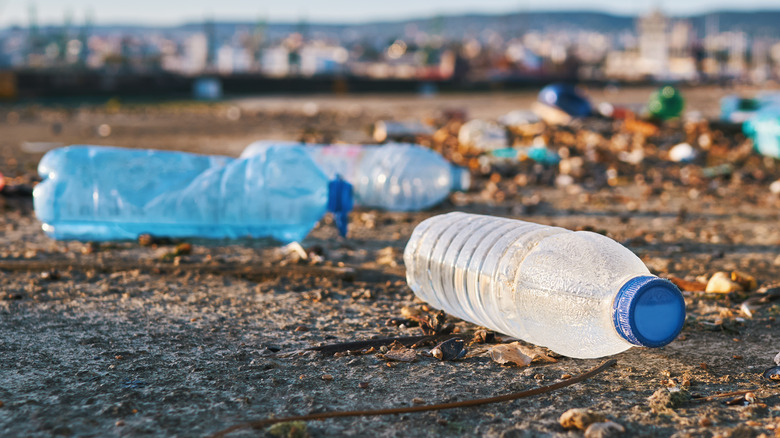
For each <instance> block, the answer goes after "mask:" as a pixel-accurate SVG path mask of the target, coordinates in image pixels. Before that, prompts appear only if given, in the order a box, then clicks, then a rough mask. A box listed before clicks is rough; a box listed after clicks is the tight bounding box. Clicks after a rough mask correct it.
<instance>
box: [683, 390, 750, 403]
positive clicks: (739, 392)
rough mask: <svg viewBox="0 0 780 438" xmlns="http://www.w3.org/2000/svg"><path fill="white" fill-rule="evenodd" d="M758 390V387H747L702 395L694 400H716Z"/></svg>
mask: <svg viewBox="0 0 780 438" xmlns="http://www.w3.org/2000/svg"><path fill="white" fill-rule="evenodd" d="M756 391H758V388H756V389H747V390H744V391H732V392H724V393H721V394H714V395H708V396H707V397H700V398H694V399H693V401H711V400H715V399H717V398H723V397H736V396H738V395H745V394H747V393H749V392H756Z"/></svg>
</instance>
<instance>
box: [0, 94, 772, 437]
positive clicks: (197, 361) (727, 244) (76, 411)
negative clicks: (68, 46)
mask: <svg viewBox="0 0 780 438" xmlns="http://www.w3.org/2000/svg"><path fill="white" fill-rule="evenodd" d="M590 92H591V95H592V96H594V99H595V100H597V101H599V100H606V99H609V100H611V101H623V102H641V101H643V100H644V99H645V98H646V96H647V94H648V90H627V91H625V92H622V93H618V94H611V93H607V92H604V91H602V90H590ZM723 93H724V91H723V90H714V89H696V90H689V92H688V94H687V96H688V98H689V106H690V107H691V108H692V109H697V110H700V111H701V112H702V114H704V115H705V116H713V115H715V114H717V100H718V98H719V97H720V95H722V94H723ZM533 98H534V96H533V95H532V94H529V93H525V94H508V95H499V94H496V95H464V96H441V97H435V98H429V99H423V98H418V97H414V96H393V97H386V96H364V97H345V98H333V97H311V98H295V99H285V98H266V99H240V100H236V101H232V102H228V103H224V104H216V105H208V104H183V103H171V104H163V105H144V106H138V105H136V106H126V105H122V104H121V102H120V103H119V104H117V103H116V102H114V103H111V104H109V105H106V106H100V107H51V106H47V107H30V106H22V105H16V106H5V107H0V132H2V134H0V153H1V154H2V160H0V172H3V173H4V174H6V176H8V177H10V178H11V182H28V181H29V180H31V179H32V177H33V175H34V169H35V166H36V164H37V161H38V160H39V159H40V156H41V148H44V147H45V145H41V144H38V143H33V142H58V143H62V144H75V143H90V144H112V145H122V146H133V147H155V148H169V149H182V150H190V151H199V152H206V153H222V154H228V155H238V154H239V153H240V151H241V150H242V149H243V147H244V146H245V145H247V144H248V143H250V142H251V141H253V140H257V139H272V138H278V139H298V138H310V139H315V140H316V139H323V138H325V139H335V140H342V141H347V142H359V141H368V139H369V138H370V137H369V133H370V131H369V127H370V124H371V123H372V122H373V121H375V120H377V119H380V118H394V119H400V120H403V119H421V118H422V119H424V118H435V117H438V115H439V114H440V113H441V111H442V110H446V109H453V108H465V109H466V110H467V111H468V114H469V116H470V117H482V118H495V117H497V116H499V115H501V114H504V113H506V112H507V111H508V110H511V109H516V108H522V107H525V106H527V105H528V104H529V103H530V102H531V101H532V100H533ZM233 107H236V108H239V111H238V113H239V117H236V110H231V108H233ZM104 124H105V125H108V126H109V127H110V133H108V135H107V136H101V135H100V134H99V133H100V132H101V128H100V126H101V125H104ZM102 133H103V134H106V133H107V131H106V129H105V128H103V129H102ZM25 142H27V143H25ZM36 148H38V150H36ZM25 150H27V151H32V153H30V152H25ZM756 160H757V162H759V163H760V165H761V166H762V167H761V171H762V172H763V174H762V175H761V177H760V178H755V181H754V180H752V179H751V178H750V177H749V176H750V175H752V174H746V175H744V176H743V177H742V178H741V179H739V178H734V177H732V178H731V179H728V178H720V179H713V180H712V181H709V182H708V183H704V184H702V185H699V186H696V187H689V186H687V185H680V184H675V183H668V184H666V183H664V184H662V185H661V186H660V188H659V189H658V190H650V191H648V190H646V187H645V186H642V185H641V184H638V183H636V182H635V181H634V180H631V179H625V180H621V182H620V183H619V184H616V185H614V186H603V187H588V186H587V185H575V186H573V187H568V188H556V187H552V186H550V185H547V184H528V185H519V184H514V183H513V182H512V181H513V180H512V179H509V180H506V179H504V180H502V181H501V182H500V183H499V184H498V187H499V188H500V189H501V190H502V191H503V192H504V195H502V196H501V197H500V198H499V199H497V198H496V197H495V196H493V195H494V193H495V191H496V190H495V187H492V186H491V182H490V181H489V180H488V179H487V178H478V179H477V182H476V187H475V188H474V189H473V190H472V191H470V192H469V193H467V194H459V195H455V196H453V197H451V199H450V200H448V201H447V202H445V203H444V204H443V205H442V206H440V207H437V208H435V209H433V210H430V211H425V212H420V213H387V212H381V211H375V210H358V211H356V212H355V213H353V215H352V224H351V229H350V234H349V236H348V238H347V239H343V238H339V237H338V236H337V233H336V231H335V228H334V226H333V225H332V224H330V223H329V222H330V221H329V220H327V219H326V220H323V221H322V222H321V223H320V224H319V225H318V226H317V227H316V228H315V230H314V231H313V232H312V233H311V234H310V236H309V237H307V239H305V240H304V242H302V245H303V247H305V248H310V249H312V251H314V252H317V253H320V254H321V257H322V260H321V261H320V262H319V263H318V264H317V265H309V264H307V263H295V262H292V261H290V260H289V256H288V255H286V254H284V253H283V252H282V251H280V250H279V249H278V247H277V246H276V245H274V244H272V243H270V242H266V241H250V240H244V241H232V242H231V241H200V240H189V241H188V242H189V243H190V244H192V251H191V253H189V254H182V255H179V256H178V257H166V256H165V255H166V254H167V253H170V252H172V251H174V249H175V246H176V243H177V242H173V243H165V242H163V243H159V244H156V245H152V246H141V245H139V244H138V243H136V242H120V243H111V244H88V243H81V242H57V241H53V240H50V239H48V238H47V237H46V236H44V235H43V233H42V232H41V231H40V223H39V222H38V221H37V220H36V219H35V217H34V215H33V213H32V206H31V202H29V200H24V199H13V198H6V199H3V198H0V200H2V202H3V205H2V206H3V209H2V214H1V215H0V268H1V269H2V270H0V435H2V436H35V437H44V436H52V435H57V436H79V437H88V436H95V437H98V436H116V435H121V436H130V435H132V436H135V435H148V436H206V435H208V434H211V433H214V432H217V431H218V430H221V429H224V428H226V427H228V426H231V425H233V424H236V423H239V422H243V421H249V420H255V419H261V418H264V417H267V416H269V415H275V416H287V415H297V414H306V413H314V412H324V411H333V410H353V409H372V408H390V407H400V406H411V405H413V404H414V403H423V404H430V403H441V402H450V401H459V400H466V399H470V398H476V397H487V396H493V395H501V394H505V393H508V392H513V391H519V390H523V389H530V388H535V387H538V386H541V385H547V384H551V383H555V382H558V381H560V380H561V379H562V376H564V375H566V374H570V375H575V374H578V373H580V372H583V371H585V370H587V369H589V368H591V367H593V366H595V365H597V364H598V363H600V362H601V361H600V360H575V359H569V358H564V357H561V358H559V360H558V362H556V363H550V364H545V363H534V364H532V365H531V366H530V367H524V368H518V367H508V366H502V365H499V364H496V363H494V362H492V361H491V360H490V358H489V357H486V356H484V355H480V356H476V357H471V358H468V359H464V360H459V361H445V362H440V361H438V360H436V359H435V358H431V357H425V356H423V355H418V358H417V360H416V361H415V362H412V363H390V364H388V363H387V361H386V360H384V359H382V358H380V357H377V356H376V355H375V354H366V355H355V356H350V355H347V356H340V357H333V356H326V355H323V354H319V353H315V352H305V353H300V354H292V355H289V354H285V353H289V352H292V351H296V350H300V349H303V348H307V347H312V346H317V345H321V344H331V343H337V342H343V341H352V340H361V339H371V338H375V337H385V336H402V335H417V334H420V329H419V328H415V327H409V328H406V327H394V326H388V325H386V321H387V320H388V319H389V318H394V317H400V316H401V314H402V309H403V308H404V307H408V308H412V309H417V308H420V307H421V303H420V302H419V301H416V300H415V299H414V296H413V294H412V292H411V290H410V289H409V288H408V287H407V285H406V282H405V277H404V276H405V274H404V269H403V260H402V252H403V248H404V246H405V244H406V241H407V240H408V238H409V236H410V234H411V232H412V230H413V228H414V226H415V225H416V224H417V223H419V222H420V221H421V220H423V219H425V218H427V217H429V216H432V215H435V214H440V213H444V212H448V211H453V210H460V211H468V212H475V213H483V214H492V215H497V216H505V217H514V218H518V219H523V220H529V221H533V222H538V223H543V224H549V225H557V226H562V227H566V228H570V229H590V230H595V231H597V232H602V233H605V234H606V235H607V236H609V237H611V238H613V239H615V240H617V241H618V242H621V243H623V244H624V245H626V246H627V247H629V248H630V249H631V250H632V251H634V252H635V253H636V254H637V255H639V256H640V257H641V258H642V259H643V261H645V263H646V264H647V265H648V267H649V268H650V269H651V270H652V271H653V272H654V273H656V274H658V275H661V276H664V277H676V278H681V279H686V280H689V281H695V280H696V279H697V277H700V276H704V277H709V276H711V275H712V274H713V273H714V272H716V271H732V270H739V271H743V272H746V273H748V274H750V275H753V276H754V277H755V278H756V279H757V280H758V283H759V288H763V289H759V290H762V291H766V290H767V289H769V290H770V291H771V290H772V289H771V288H772V287H773V285H774V284H775V283H777V282H778V281H780V249H778V248H780V247H778V244H780V222H779V220H780V213H778V206H779V205H780V204H779V202H778V198H777V195H773V194H771V193H770V192H769V190H768V182H771V181H773V180H775V179H777V178H778V177H780V169H777V168H776V167H775V166H776V165H775V162H773V161H772V160H761V159H760V158H756ZM735 179H739V181H738V182H736V183H735V182H734V181H735ZM685 296H686V304H687V310H688V315H689V316H688V320H687V322H686V326H685V328H684V330H683V333H682V335H681V336H680V337H679V338H678V339H677V340H676V341H674V342H673V343H672V344H670V345H668V346H667V347H664V348H660V349H637V348H634V349H631V350H629V351H627V352H625V353H622V354H619V355H616V356H615V358H616V359H617V361H618V364H617V366H616V367H614V368H612V369H610V370H608V371H606V372H605V373H603V374H600V375H599V376H597V377H595V378H593V379H591V380H589V381H587V382H585V383H580V384H577V385H575V386H572V387H569V388H565V389H562V390H559V391H557V392H554V393H549V394H543V395H540V396H536V397H533V398H528V399H522V400H518V401H513V402H507V403H500V404H495V405H488V406H484V407H478V408H470V409H454V410H445V411H440V412H433V413H420V414H407V415H400V416H399V415H395V416H385V417H373V418H344V419H332V420H325V421H314V422H309V423H308V424H307V429H306V430H307V433H308V434H310V435H311V436H342V435H350V436H369V435H370V436H383V437H384V436H388V437H389V436H392V437H396V436H397V437H406V436H489V437H525V436H580V435H581V434H582V432H581V431H566V430H565V429H564V428H563V427H562V426H561V425H560V424H559V422H558V418H559V416H560V415H561V414H562V413H563V412H564V411H566V410H568V409H570V408H589V409H592V410H594V411H597V412H600V413H602V414H604V415H605V416H606V417H607V418H608V419H610V420H613V421H615V422H617V423H619V424H621V425H623V426H624V427H625V428H626V433H625V436H680V437H683V436H705V437H710V436H733V437H749V436H761V435H763V436H768V437H773V436H780V433H778V432H777V430H778V429H780V395H779V394H780V387H778V383H777V382H773V381H770V380H768V379H765V378H763V377H762V376H761V373H762V372H763V371H764V370H765V369H767V368H769V367H770V366H772V365H773V361H772V358H773V357H774V356H775V355H776V354H777V353H778V351H780V323H778V321H777V317H778V316H779V315H780V305H778V304H777V303H778V302H777V301H775V302H774V303H772V302H770V303H768V304H765V305H763V306H762V307H761V308H759V309H757V310H755V312H754V314H753V316H752V318H750V317H748V316H747V315H745V314H744V312H741V311H740V310H739V305H740V303H742V302H743V301H744V300H745V299H748V298H750V297H756V296H760V293H759V292H755V291H754V292H745V293H732V294H729V295H711V294H704V293H701V292H690V291H688V292H685ZM453 322H455V323H456V324H455V325H456V327H457V330H459V331H460V332H461V333H466V334H467V333H471V332H472V331H474V330H475V329H477V327H475V326H473V325H471V324H468V323H465V322H462V321H458V320H453ZM429 349H430V346H428V347H423V348H421V349H419V351H420V352H423V351H427V350H429ZM324 375H330V376H332V380H325V379H323V378H322V377H323V376H324ZM664 388H682V389H683V391H686V392H687V393H689V394H691V395H693V396H694V397H696V396H702V397H704V396H711V395H715V394H718V393H722V392H729V391H739V390H752V391H753V393H754V394H755V399H751V400H752V401H741V400H736V401H733V402H732V403H731V404H727V403H726V401H730V400H732V399H733V398H734V397H730V398H723V399H714V400H697V399H695V398H694V399H691V400H688V401H684V402H680V403H677V404H675V405H674V406H670V407H668V408H659V406H658V405H652V403H651V402H650V401H649V400H648V397H650V396H651V395H652V394H653V393H655V392H656V391H659V390H662V389H664ZM415 399H418V400H415ZM263 433H265V432H262V431H259V432H258V431H252V430H248V431H242V432H237V433H235V434H234V436H256V435H258V434H260V435H262V434H263Z"/></svg>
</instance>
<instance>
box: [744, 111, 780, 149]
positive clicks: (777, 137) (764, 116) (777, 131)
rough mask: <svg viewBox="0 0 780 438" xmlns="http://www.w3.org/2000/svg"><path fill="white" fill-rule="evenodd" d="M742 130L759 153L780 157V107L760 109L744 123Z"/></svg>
mask: <svg viewBox="0 0 780 438" xmlns="http://www.w3.org/2000/svg"><path fill="white" fill-rule="evenodd" d="M742 131H743V132H744V133H745V135H747V136H748V137H750V138H751V139H752V140H753V147H754V148H755V150H756V151H757V152H758V153H760V154H761V155H766V156H768V157H773V158H778V159H780V107H771V108H767V109H765V110H762V111H759V113H758V114H756V115H755V116H754V117H752V118H750V119H749V120H748V121H746V122H745V123H744V124H743V125H742Z"/></svg>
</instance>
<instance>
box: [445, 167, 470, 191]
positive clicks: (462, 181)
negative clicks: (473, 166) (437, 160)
mask: <svg viewBox="0 0 780 438" xmlns="http://www.w3.org/2000/svg"><path fill="white" fill-rule="evenodd" d="M450 175H451V178H450V179H451V180H452V186H451V187H450V188H451V190H452V191H456V192H466V191H468V190H469V188H471V173H469V171H468V169H466V168H463V167H459V166H455V165H452V166H451V167H450Z"/></svg>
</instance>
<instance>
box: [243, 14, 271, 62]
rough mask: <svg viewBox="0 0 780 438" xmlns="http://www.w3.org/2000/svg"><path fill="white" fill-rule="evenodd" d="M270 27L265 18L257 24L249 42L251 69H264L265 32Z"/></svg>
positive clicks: (260, 19)
mask: <svg viewBox="0 0 780 438" xmlns="http://www.w3.org/2000/svg"><path fill="white" fill-rule="evenodd" d="M267 27H268V24H267V22H266V19H265V17H260V18H259V19H258V20H257V24H255V30H254V32H253V33H252V36H251V38H250V41H249V47H248V48H247V50H248V51H249V54H250V57H251V63H252V67H251V69H253V70H256V71H260V70H262V67H263V44H264V43H265V31H266V28H267Z"/></svg>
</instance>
